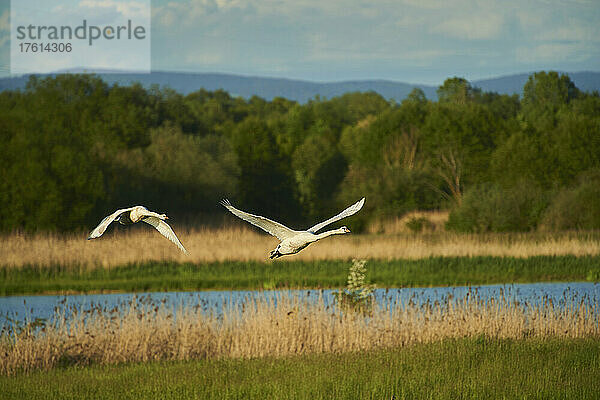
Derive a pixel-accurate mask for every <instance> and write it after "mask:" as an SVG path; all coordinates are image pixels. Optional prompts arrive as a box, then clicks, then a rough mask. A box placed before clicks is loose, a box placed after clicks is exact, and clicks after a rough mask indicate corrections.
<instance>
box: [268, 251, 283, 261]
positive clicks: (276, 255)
mask: <svg viewBox="0 0 600 400" xmlns="http://www.w3.org/2000/svg"><path fill="white" fill-rule="evenodd" d="M282 255H283V254H281V253H280V252H279V249H278V248H277V249H275V250H271V252H270V253H269V258H270V259H271V260H272V259H274V258H279V257H281V256H282Z"/></svg>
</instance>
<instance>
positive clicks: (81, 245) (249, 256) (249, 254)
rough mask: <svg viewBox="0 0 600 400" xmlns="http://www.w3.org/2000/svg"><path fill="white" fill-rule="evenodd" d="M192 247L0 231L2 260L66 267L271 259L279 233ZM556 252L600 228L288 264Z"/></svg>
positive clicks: (472, 238) (127, 232)
mask: <svg viewBox="0 0 600 400" xmlns="http://www.w3.org/2000/svg"><path fill="white" fill-rule="evenodd" d="M175 231H176V232H177V233H178V236H179V238H180V239H181V241H182V242H183V244H184V245H185V246H186V248H187V249H188V250H189V252H190V256H185V255H184V254H183V253H182V252H180V251H179V250H178V249H177V247H175V246H174V245H173V244H172V243H171V242H169V241H168V240H165V239H164V238H163V237H162V236H161V235H160V234H159V233H158V232H156V231H155V230H154V229H152V227H149V226H139V227H128V229H127V228H122V227H120V226H118V224H116V226H114V227H111V228H110V232H107V233H105V234H104V236H102V237H101V238H99V239H95V240H89V241H88V240H85V238H86V237H87V234H86V233H83V232H82V233H81V234H50V233H40V234H33V235H25V234H17V233H15V234H7V235H1V236H0V254H1V255H2V256H1V258H0V265H3V266H5V267H17V268H18V267H22V266H27V265H43V266H50V265H59V266H64V267H67V266H74V267H76V268H84V269H94V268H97V267H104V268H112V267H118V266H122V265H127V264H132V263H139V264H146V263H148V262H151V261H152V262H157V261H158V262H172V263H187V262H190V263H194V264H206V263H213V262H225V261H244V262H248V261H254V262H265V261H266V260H267V257H268V254H269V251H270V250H272V249H274V248H275V247H276V245H277V243H278V241H277V239H275V238H273V237H271V236H269V235H266V234H261V233H257V232H256V230H253V229H252V228H246V227H240V228H222V229H188V230H185V229H177V227H175ZM540 255H546V256H553V255H574V256H586V255H600V232H565V233H518V234H517V233H512V234H477V235H476V234H456V233H448V232H433V233H422V234H410V233H399V234H365V235H357V234H351V235H343V236H339V237H335V238H328V239H325V240H322V241H319V242H318V243H314V244H311V245H310V246H308V247H307V248H306V249H304V250H302V251H301V252H300V253H298V254H297V255H294V256H291V257H284V258H282V259H281V262H283V263H286V262H294V261H307V262H308V261H324V260H349V259H353V258H360V259H377V260H382V261H391V260H397V259H410V260H414V259H422V258H428V257H473V256H497V257H518V258H527V257H533V256H540Z"/></svg>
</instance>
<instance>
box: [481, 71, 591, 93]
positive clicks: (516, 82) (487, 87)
mask: <svg viewBox="0 0 600 400" xmlns="http://www.w3.org/2000/svg"><path fill="white" fill-rule="evenodd" d="M563 73H564V72H563ZM567 74H568V75H569V77H570V78H571V80H572V81H573V83H575V86H577V87H578V88H579V89H580V90H583V91H584V92H593V91H594V90H598V91H600V72H567ZM529 75H531V74H530V73H528V74H517V75H508V76H501V77H498V78H492V79H485V80H479V81H474V82H471V84H472V85H473V86H477V87H478V88H481V89H482V90H483V91H484V92H498V93H502V94H513V93H517V94H521V93H522V92H523V86H525V83H527V79H529Z"/></svg>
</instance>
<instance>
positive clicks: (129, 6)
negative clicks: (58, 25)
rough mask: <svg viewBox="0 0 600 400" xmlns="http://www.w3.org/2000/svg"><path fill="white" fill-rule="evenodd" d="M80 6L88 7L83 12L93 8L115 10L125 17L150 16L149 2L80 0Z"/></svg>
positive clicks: (92, 10)
mask: <svg viewBox="0 0 600 400" xmlns="http://www.w3.org/2000/svg"><path fill="white" fill-rule="evenodd" d="M79 7H80V8H85V9H90V10H86V11H85V12H90V11H91V12H94V9H101V10H103V11H116V12H117V13H119V14H121V15H122V16H123V17H126V18H148V17H149V16H150V2H139V1H116V0H81V1H80V2H79Z"/></svg>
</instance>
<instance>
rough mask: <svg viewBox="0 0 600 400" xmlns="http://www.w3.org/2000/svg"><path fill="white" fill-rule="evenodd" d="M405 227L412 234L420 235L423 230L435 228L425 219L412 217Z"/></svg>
mask: <svg viewBox="0 0 600 400" xmlns="http://www.w3.org/2000/svg"><path fill="white" fill-rule="evenodd" d="M406 227H407V228H408V229H410V231H411V232H413V233H420V232H423V230H433V229H435V226H434V225H433V223H432V222H431V221H430V220H429V219H427V218H425V217H412V218H411V219H409V220H408V221H407V222H406Z"/></svg>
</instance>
